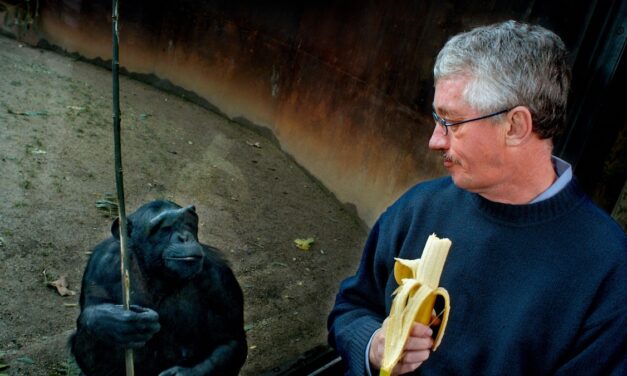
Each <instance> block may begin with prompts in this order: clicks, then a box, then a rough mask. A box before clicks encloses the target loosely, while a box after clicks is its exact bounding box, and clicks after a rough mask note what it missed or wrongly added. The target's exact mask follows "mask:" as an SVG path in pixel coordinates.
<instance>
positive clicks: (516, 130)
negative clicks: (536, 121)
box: [505, 106, 533, 146]
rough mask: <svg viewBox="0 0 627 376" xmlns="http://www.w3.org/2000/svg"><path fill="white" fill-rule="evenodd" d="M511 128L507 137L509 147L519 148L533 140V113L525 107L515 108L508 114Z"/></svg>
mask: <svg viewBox="0 0 627 376" xmlns="http://www.w3.org/2000/svg"><path fill="white" fill-rule="evenodd" d="M507 120H508V121H509V123H508V124H509V128H508V129H507V134H506V135H505V142H506V143H507V145H509V146H519V145H522V144H524V143H525V142H527V141H528V140H529V139H530V138H531V134H532V132H533V120H532V119H531V112H530V111H529V109H528V108H527V107H525V106H518V107H514V108H513V109H512V110H510V111H509V113H508V114H507Z"/></svg>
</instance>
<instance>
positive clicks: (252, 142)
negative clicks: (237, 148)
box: [246, 141, 261, 149]
mask: <svg viewBox="0 0 627 376" xmlns="http://www.w3.org/2000/svg"><path fill="white" fill-rule="evenodd" d="M246 145H248V146H252V147H255V148H259V149H261V144H260V143H259V141H246Z"/></svg>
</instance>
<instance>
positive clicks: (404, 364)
mask: <svg viewBox="0 0 627 376" xmlns="http://www.w3.org/2000/svg"><path fill="white" fill-rule="evenodd" d="M387 322H388V319H385V321H383V326H381V329H379V330H377V331H376V332H375V334H374V337H373V338H372V343H371V344H370V352H369V353H368V359H369V360H370V364H371V365H372V366H373V367H374V368H376V369H380V368H381V363H382V361H383V349H384V348H385V328H386V327H387ZM432 334H433V331H432V330H431V328H429V327H428V326H426V325H423V324H419V323H414V326H413V327H412V328H411V332H410V333H409V337H408V338H407V342H406V343H405V347H404V348H403V356H402V357H401V359H400V360H399V361H398V364H397V365H396V367H394V370H392V375H401V374H404V373H407V372H411V371H413V370H415V369H416V368H418V367H420V365H421V364H422V363H423V362H424V361H425V360H427V359H428V358H429V355H430V354H431V348H432V347H433V339H432V338H431V335H432Z"/></svg>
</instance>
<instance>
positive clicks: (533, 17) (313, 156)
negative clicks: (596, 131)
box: [0, 0, 592, 225]
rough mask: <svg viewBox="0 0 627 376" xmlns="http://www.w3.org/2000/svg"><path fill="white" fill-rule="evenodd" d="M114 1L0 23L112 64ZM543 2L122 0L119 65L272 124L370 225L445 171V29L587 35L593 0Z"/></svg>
mask: <svg viewBox="0 0 627 376" xmlns="http://www.w3.org/2000/svg"><path fill="white" fill-rule="evenodd" d="M110 3H111V1H109V0H106V1H105V0H84V1H83V0H48V1H46V0H30V1H15V0H13V1H11V0H0V30H2V31H3V32H4V33H7V34H10V35H13V36H15V37H17V38H18V39H20V40H23V41H25V42H27V43H31V44H33V45H37V44H42V43H43V44H46V45H51V46H55V47H57V48H60V49H62V50H64V51H66V52H69V53H77V54H79V55H80V56H82V57H85V58H87V59H100V60H103V61H106V60H109V59H110V57H111V4H110ZM536 3H537V2H528V1H520V0H514V1H474V2H466V1H452V0H447V1H402V2H385V1H355V0H353V1H316V2H298V1H252V0H246V1H191V0H179V1H162V0H156V1H147V0H121V1H120V25H121V28H120V43H121V45H120V46H121V50H120V63H121V66H122V67H123V68H124V69H125V70H127V71H128V72H134V73H139V74H143V75H151V76H156V77H158V78H159V79H161V80H167V81H168V82H170V83H171V84H173V85H175V86H177V87H180V88H183V89H185V90H187V91H189V92H193V93H195V94H196V95H197V96H198V97H199V98H202V99H203V100H205V101H206V102H207V103H208V104H210V105H211V106H213V107H214V108H215V109H217V110H218V111H220V112H222V113H223V114H225V115H226V116H228V117H230V118H232V119H235V120H242V121H245V122H249V123H252V124H255V125H258V126H261V127H265V128H267V129H269V130H270V131H271V132H272V133H273V134H274V135H275V136H276V138H277V139H278V141H279V143H280V144H281V147H282V148H283V150H284V151H286V152H287V153H289V154H290V155H292V156H293V157H294V159H295V160H296V161H297V162H298V163H299V164H301V165H302V166H303V167H304V168H306V169H307V170H308V171H309V172H310V173H311V174H312V175H313V176H315V177H316V178H317V179H319V180H320V181H321V182H322V183H323V184H324V185H325V186H326V187H327V188H328V189H329V190H330V191H331V192H333V193H334V194H335V195H336V196H337V197H338V199H339V200H340V201H342V202H345V203H349V204H353V205H355V207H356V208H357V212H358V214H359V216H360V217H361V218H362V219H363V220H364V221H365V222H366V223H367V224H369V225H370V224H372V223H373V222H374V221H375V220H376V218H377V216H378V215H379V214H380V213H381V212H382V211H383V210H384V209H385V207H386V206H387V205H389V204H390V203H391V202H392V201H393V200H394V199H395V198H397V197H398V196H399V195H400V194H401V193H402V192H403V191H404V190H405V189H407V188H408V187H409V186H410V185H411V184H413V183H415V182H417V181H420V180H424V179H427V178H431V177H435V176H437V175H442V174H444V173H445V171H444V170H443V169H442V168H441V166H440V162H439V158H438V156H437V155H435V154H433V153H430V152H429V151H428V148H427V142H428V138H429V136H430V134H431V132H432V130H433V121H432V120H431V115H430V107H431V101H432V86H433V83H432V73H431V72H432V71H431V68H432V64H433V60H434V57H435V55H436V54H437V51H438V50H439V48H440V47H441V46H442V45H443V44H444V42H445V41H446V39H447V38H448V37H449V36H451V35H453V34H455V33H457V32H459V31H461V30H466V29H468V28H470V27H472V26H475V25H478V24H484V23H490V22H496V21H500V20H505V19H510V18H514V19H522V20H527V21H532V22H540V23H543V24H544V25H545V26H547V27H549V28H552V29H553V30H555V31H557V32H558V33H560V34H561V35H562V36H563V37H564V39H565V40H566V42H567V44H569V45H571V46H573V45H577V44H578V43H579V40H580V39H581V35H583V32H584V31H583V30H580V29H578V28H576V27H573V26H572V25H569V24H568V22H571V23H575V24H576V23H577V22H580V21H581V20H584V19H585V17H586V14H587V12H588V8H589V7H591V6H592V5H589V4H590V3H589V2H587V1H583V0H582V1H574V2H573V1H571V2H566V3H567V4H568V7H570V9H571V15H570V16H569V17H570V18H568V17H567V18H564V17H563V16H562V15H561V13H560V9H561V8H562V7H561V6H560V4H557V3H559V2H553V3H551V4H548V5H547V4H536ZM543 3H544V2H543ZM547 15H548V16H547ZM552 15H554V16H552ZM122 90H123V88H122ZM122 110H123V109H122Z"/></svg>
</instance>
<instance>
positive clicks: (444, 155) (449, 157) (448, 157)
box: [442, 152, 460, 165]
mask: <svg viewBox="0 0 627 376" xmlns="http://www.w3.org/2000/svg"><path fill="white" fill-rule="evenodd" d="M442 158H443V159H444V160H445V161H447V162H452V163H454V164H457V165H458V164H460V163H459V160H457V158H455V157H454V156H452V155H450V154H449V153H447V152H442Z"/></svg>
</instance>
